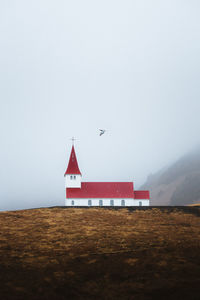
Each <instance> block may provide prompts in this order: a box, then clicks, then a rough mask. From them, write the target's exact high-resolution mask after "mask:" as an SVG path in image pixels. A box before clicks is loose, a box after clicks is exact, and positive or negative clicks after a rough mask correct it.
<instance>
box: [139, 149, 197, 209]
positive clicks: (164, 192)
mask: <svg viewBox="0 0 200 300" xmlns="http://www.w3.org/2000/svg"><path fill="white" fill-rule="evenodd" d="M141 189H149V190H150V195H151V205H187V204H193V203H199V202H200V148H198V149H196V150H195V151H193V152H191V153H189V154H187V155H185V156H183V157H182V158H180V159H179V160H178V161H177V162H175V163H174V164H172V165H171V166H169V167H168V168H165V169H163V170H161V171H159V172H158V173H156V174H154V175H150V176H149V177H148V178H147V181H146V183H145V184H144V185H143V186H142V187H141Z"/></svg>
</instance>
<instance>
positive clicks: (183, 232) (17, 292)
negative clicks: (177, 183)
mask: <svg viewBox="0 0 200 300" xmlns="http://www.w3.org/2000/svg"><path fill="white" fill-rule="evenodd" d="M0 228H1V231H0V299H1V300H7V299H9V300H10V299H12V300H15V299H17V300H20V299H28V300H31V299H39V300H41V299H48V300H53V299H61V300H62V299H95V300H96V299H122V300H124V299H141V300H142V299H161V300H162V299H176V300H179V299H180V300H182V299H190V300H194V299H196V300H197V299H198V300H199V299H200V207H196V208H194V207H190V208H189V211H185V210H184V208H173V209H172V208H171V209H168V208H162V209H161V208H151V209H147V210H145V209H144V210H140V209H138V210H137V209H136V210H132V211H129V210H127V209H125V208H123V209H118V210H115V209H105V208H89V209H83V208H66V209H65V208H41V209H31V210H22V211H12V212H1V213H0Z"/></svg>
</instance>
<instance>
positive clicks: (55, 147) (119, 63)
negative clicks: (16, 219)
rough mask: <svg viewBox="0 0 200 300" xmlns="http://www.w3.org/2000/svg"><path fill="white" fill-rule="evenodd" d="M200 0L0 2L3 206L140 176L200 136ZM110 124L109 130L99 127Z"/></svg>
mask: <svg viewBox="0 0 200 300" xmlns="http://www.w3.org/2000/svg"><path fill="white" fill-rule="evenodd" d="M199 15H200V2H199V0H187V1H186V0H179V1H178V0H168V1H161V0H152V1H149V0H123V1H122V0H121V1H117V0H101V1H94V0H91V1H88V0H85V1H82V0H80V1H76V0H74V1H67V0H56V1H55V0H54V1H52V0H35V1H27V0H24V1H22V0H16V1H14V0H1V1H0V128H1V138H0V170H1V171H0V182H1V184H0V210H4V209H19V208H28V207H39V206H52V205H63V204H64V198H65V189H64V177H63V174H64V172H65V169H66V167H67V163H68V159H69V154H70V151H71V141H70V138H71V137H72V136H75V138H76V139H77V141H76V144H75V149H76V153H77V158H78V162H79V167H80V169H81V172H82V175H83V180H85V181H134V184H135V187H136V188H139V187H140V185H141V184H143V183H144V181H145V180H146V177H147V176H148V175H149V174H150V173H154V172H156V171H158V170H159V169H160V168H162V167H164V166H165V165H168V164H170V163H173V162H174V161H175V160H176V159H178V158H179V157H180V156H181V155H183V154H185V153H186V152H187V151H190V149H192V148H193V147H195V146H196V145H198V144H199V142H200V141H199V140H200V84H199V80H200V54H199V53H200V18H199ZM99 128H103V129H104V128H105V129H107V132H106V134H104V135H103V136H102V137H99V133H98V129H99Z"/></svg>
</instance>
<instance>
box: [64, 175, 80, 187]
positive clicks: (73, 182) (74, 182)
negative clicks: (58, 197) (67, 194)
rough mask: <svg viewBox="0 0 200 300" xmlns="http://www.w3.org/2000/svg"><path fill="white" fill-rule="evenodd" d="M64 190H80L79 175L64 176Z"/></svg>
mask: <svg viewBox="0 0 200 300" xmlns="http://www.w3.org/2000/svg"><path fill="white" fill-rule="evenodd" d="M71 176H73V179H71ZM74 176H76V179H74ZM65 188H81V175H77V174H70V175H65Z"/></svg>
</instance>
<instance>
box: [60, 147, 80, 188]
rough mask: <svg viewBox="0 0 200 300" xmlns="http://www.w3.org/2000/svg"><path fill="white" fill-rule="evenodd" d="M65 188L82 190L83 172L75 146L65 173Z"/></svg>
mask: <svg viewBox="0 0 200 300" xmlns="http://www.w3.org/2000/svg"><path fill="white" fill-rule="evenodd" d="M64 176H65V188H81V177H82V175H81V172H80V170H79V167H78V162H77V159H76V153H75V149H74V145H72V150H71V155H70V159H69V163H68V167H67V170H66V172H65V175H64Z"/></svg>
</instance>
